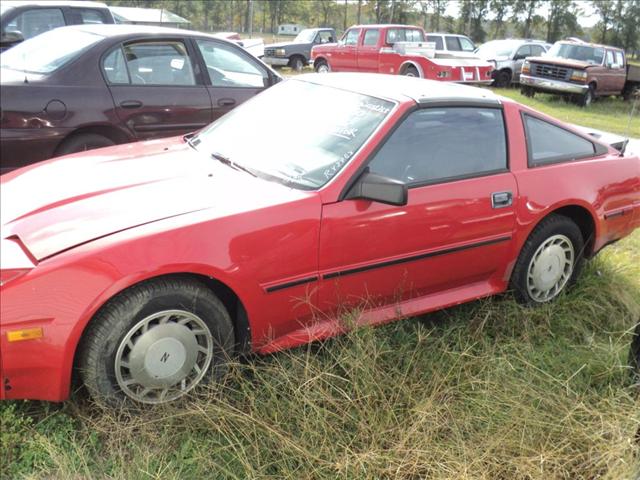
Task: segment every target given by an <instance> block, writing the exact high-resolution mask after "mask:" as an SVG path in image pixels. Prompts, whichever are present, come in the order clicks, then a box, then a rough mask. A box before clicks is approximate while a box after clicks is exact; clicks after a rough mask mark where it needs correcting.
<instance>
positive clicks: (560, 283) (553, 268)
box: [527, 235, 575, 302]
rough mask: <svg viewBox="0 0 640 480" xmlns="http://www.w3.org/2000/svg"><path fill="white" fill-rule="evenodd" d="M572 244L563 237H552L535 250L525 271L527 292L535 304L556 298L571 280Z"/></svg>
mask: <svg viewBox="0 0 640 480" xmlns="http://www.w3.org/2000/svg"><path fill="white" fill-rule="evenodd" d="M574 256H575V254H574V251H573V244H572V243H571V240H569V239H568V238H567V237H565V236H564V235H553V236H552V237H549V238H548V239H547V240H545V241H544V242H543V243H542V244H541V245H540V246H539V247H538V249H537V250H536V252H535V254H534V255H533V258H532V259H531V262H529V268H528V270H527V290H528V293H529V295H530V297H531V298H532V299H533V300H535V301H536V302H547V301H549V300H551V299H552V298H554V297H556V296H557V295H558V294H559V293H560V291H561V290H562V288H563V287H564V286H565V285H566V283H567V282H568V281H569V279H570V278H571V274H572V273H573V261H574Z"/></svg>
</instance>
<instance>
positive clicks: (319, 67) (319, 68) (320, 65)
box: [315, 60, 331, 73]
mask: <svg viewBox="0 0 640 480" xmlns="http://www.w3.org/2000/svg"><path fill="white" fill-rule="evenodd" d="M315 70H316V72H318V73H329V72H330V71H331V67H330V66H329V64H328V63H327V62H325V61H324V60H318V61H317V62H316V65H315Z"/></svg>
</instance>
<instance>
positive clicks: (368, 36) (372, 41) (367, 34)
mask: <svg viewBox="0 0 640 480" xmlns="http://www.w3.org/2000/svg"><path fill="white" fill-rule="evenodd" d="M379 38H380V30H378V29H377V28H373V29H369V30H365V31H364V40H363V42H362V44H363V45H374V46H375V45H377V44H378V39H379Z"/></svg>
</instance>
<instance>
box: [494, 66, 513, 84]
mask: <svg viewBox="0 0 640 480" xmlns="http://www.w3.org/2000/svg"><path fill="white" fill-rule="evenodd" d="M493 85H494V87H497V88H506V87H508V86H509V85H511V72H510V71H509V70H500V71H499V72H498V73H497V74H496V78H495V80H494V81H493Z"/></svg>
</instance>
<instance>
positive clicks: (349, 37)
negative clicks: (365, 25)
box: [344, 29, 360, 45]
mask: <svg viewBox="0 0 640 480" xmlns="http://www.w3.org/2000/svg"><path fill="white" fill-rule="evenodd" d="M359 36H360V30H358V29H352V30H349V31H348V32H347V33H346V34H345V37H344V44H345V45H356V44H357V43H358V37H359Z"/></svg>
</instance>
